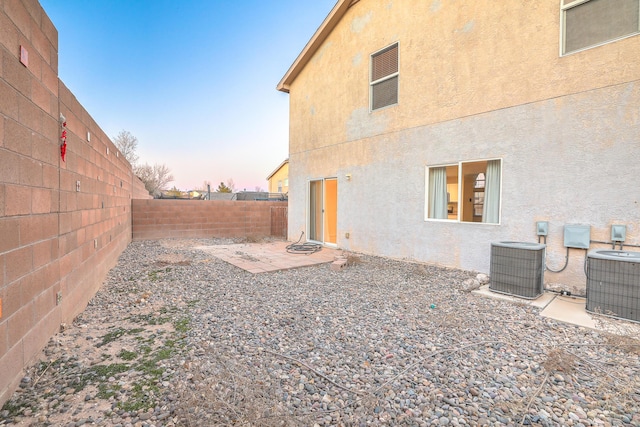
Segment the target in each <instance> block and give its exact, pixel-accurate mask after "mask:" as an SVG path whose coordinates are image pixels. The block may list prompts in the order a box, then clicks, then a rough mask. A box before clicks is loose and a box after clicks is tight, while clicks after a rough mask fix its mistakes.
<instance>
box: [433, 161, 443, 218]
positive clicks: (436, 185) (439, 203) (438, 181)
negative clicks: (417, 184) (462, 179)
mask: <svg viewBox="0 0 640 427" xmlns="http://www.w3.org/2000/svg"><path fill="white" fill-rule="evenodd" d="M429 218H435V219H447V168H446V167H442V168H429Z"/></svg>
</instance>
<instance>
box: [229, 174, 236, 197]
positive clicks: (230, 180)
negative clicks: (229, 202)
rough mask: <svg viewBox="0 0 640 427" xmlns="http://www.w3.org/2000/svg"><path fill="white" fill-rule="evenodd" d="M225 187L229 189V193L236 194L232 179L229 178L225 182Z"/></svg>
mask: <svg viewBox="0 0 640 427" xmlns="http://www.w3.org/2000/svg"><path fill="white" fill-rule="evenodd" d="M227 187H229V189H230V190H231V191H230V193H235V192H236V183H235V182H233V178H229V179H228V180H227Z"/></svg>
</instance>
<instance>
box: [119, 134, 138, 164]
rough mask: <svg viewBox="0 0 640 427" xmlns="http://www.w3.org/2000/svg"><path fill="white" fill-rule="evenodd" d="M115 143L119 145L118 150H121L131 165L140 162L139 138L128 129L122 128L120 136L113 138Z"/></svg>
mask: <svg viewBox="0 0 640 427" xmlns="http://www.w3.org/2000/svg"><path fill="white" fill-rule="evenodd" d="M113 143H114V144H115V145H116V147H118V150H120V152H121V153H122V155H123V156H124V158H125V159H127V161H128V162H129V163H130V164H131V166H135V164H136V163H137V162H138V155H137V154H136V150H137V149H138V138H136V137H135V136H133V135H132V134H131V132H129V131H128V130H121V131H120V133H119V134H118V136H116V137H114V138H113Z"/></svg>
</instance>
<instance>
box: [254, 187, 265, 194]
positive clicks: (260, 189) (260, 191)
mask: <svg viewBox="0 0 640 427" xmlns="http://www.w3.org/2000/svg"><path fill="white" fill-rule="evenodd" d="M253 191H255V192H256V193H264V189H263V188H262V187H260V186H259V185H256V186H255V188H254V189H253Z"/></svg>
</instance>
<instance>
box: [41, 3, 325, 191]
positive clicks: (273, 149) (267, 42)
mask: <svg viewBox="0 0 640 427" xmlns="http://www.w3.org/2000/svg"><path fill="white" fill-rule="evenodd" d="M335 2H336V0H312V1H311V0H309V1H306V0H305V1H299V0H277V1H264V0H245V1H243V0H229V1H227V0H225V1H221V0H91V1H87V0H40V4H41V5H42V7H43V8H44V10H45V12H46V13H47V14H48V15H49V17H50V18H51V20H52V21H53V24H54V25H55V26H56V28H57V29H58V37H59V45H58V50H59V76H60V79H61V80H62V81H63V82H64V84H65V85H66V86H67V87H68V88H69V89H70V90H71V91H72V92H73V93H74V95H75V96H76V98H77V99H78V101H79V102H80V103H81V104H82V105H83V106H84V107H85V109H86V110H87V111H88V112H89V114H91V116H92V117H93V119H94V120H95V121H96V122H97V123H98V125H99V126H100V127H101V128H102V129H103V130H104V131H105V132H106V133H107V135H108V136H110V137H111V138H112V139H113V138H114V137H115V136H116V135H117V134H118V133H119V132H120V131H121V130H127V131H129V132H131V133H132V134H133V135H134V136H136V137H137V138H138V155H139V156H140V161H139V163H149V164H153V163H164V164H166V165H167V166H168V167H169V168H170V169H171V171H172V173H173V176H174V178H175V181H174V182H173V183H172V184H170V186H171V185H175V186H176V187H178V188H179V189H182V190H189V189H192V188H195V187H200V186H201V185H202V183H203V181H205V180H208V181H211V182H212V183H213V184H214V185H213V186H212V187H213V188H215V187H217V185H218V184H219V183H220V182H221V181H224V182H226V181H227V180H228V179H229V178H231V179H233V180H234V182H235V187H236V189H237V190H240V191H241V190H243V189H247V190H251V191H252V190H254V188H255V187H257V186H259V187H262V188H263V189H266V188H267V181H266V177H267V176H268V175H269V174H270V173H271V172H272V171H273V170H274V169H275V168H276V167H277V166H278V165H279V164H280V163H281V162H282V161H283V160H284V159H285V158H287V156H288V146H289V145H288V138H289V130H288V129H289V97H288V95H287V94H285V93H282V92H278V91H277V90H276V85H277V83H278V82H279V81H280V79H281V78H282V76H284V74H285V73H286V71H287V70H288V68H289V66H290V65H291V64H292V63H293V61H294V60H295V59H296V57H297V56H298V54H299V53H300V52H301V51H302V49H303V48H304V46H305V44H306V43H307V41H309V39H310V38H311V36H312V35H313V33H314V32H315V31H316V29H317V28H318V27H319V25H320V24H321V23H322V21H323V20H324V18H325V17H326V16H327V15H328V13H329V12H330V11H331V8H332V7H333V6H334V5H335Z"/></svg>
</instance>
